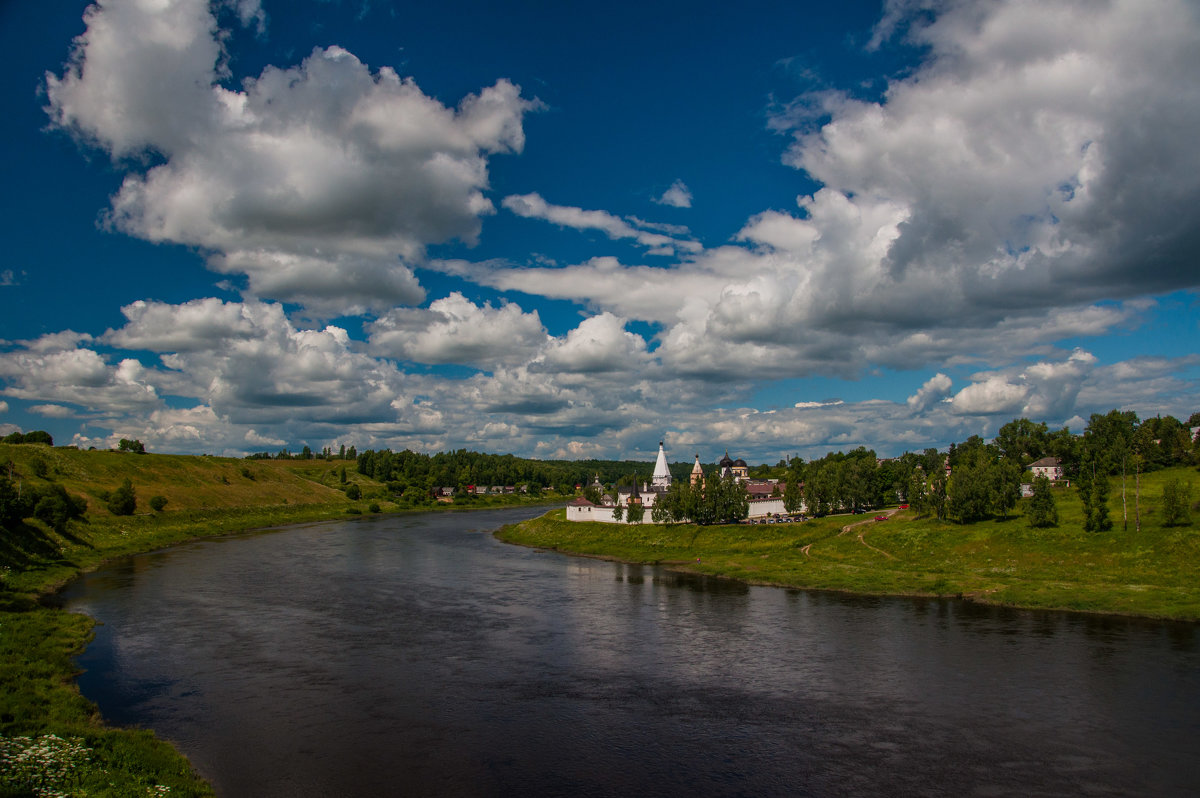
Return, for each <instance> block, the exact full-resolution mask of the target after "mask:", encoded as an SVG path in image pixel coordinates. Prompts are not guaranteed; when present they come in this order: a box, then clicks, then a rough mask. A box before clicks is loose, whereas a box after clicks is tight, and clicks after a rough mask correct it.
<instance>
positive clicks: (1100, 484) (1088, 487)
mask: <svg viewBox="0 0 1200 798" xmlns="http://www.w3.org/2000/svg"><path fill="white" fill-rule="evenodd" d="M1097 459H1098V458H1097V457H1096V455H1094V454H1092V453H1088V454H1087V455H1086V459H1085V460H1084V461H1083V462H1082V463H1080V465H1079V481H1078V484H1079V499H1080V501H1081V502H1083V530H1084V531H1085V532H1107V531H1108V530H1110V529H1112V519H1110V518H1109V517H1108V474H1106V473H1105V472H1104V469H1103V468H1101V467H1100V466H1099V464H1098V463H1097Z"/></svg>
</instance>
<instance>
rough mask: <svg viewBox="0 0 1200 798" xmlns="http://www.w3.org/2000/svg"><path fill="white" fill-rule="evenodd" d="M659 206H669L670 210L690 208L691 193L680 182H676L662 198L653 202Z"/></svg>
mask: <svg viewBox="0 0 1200 798" xmlns="http://www.w3.org/2000/svg"><path fill="white" fill-rule="evenodd" d="M654 201H655V202H657V203H658V204H659V205H670V206H671V207H672V208H690V207H692V192H690V191H688V187H687V185H686V184H685V183H684V182H683V181H682V180H676V181H675V182H674V183H672V184H671V187H670V188H668V189H667V190H666V191H664V192H663V194H662V196H661V197H659V198H658V199H656V200H654Z"/></svg>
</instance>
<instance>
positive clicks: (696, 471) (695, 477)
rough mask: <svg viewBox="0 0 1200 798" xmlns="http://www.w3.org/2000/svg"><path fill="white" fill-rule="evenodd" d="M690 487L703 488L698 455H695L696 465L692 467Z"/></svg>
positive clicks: (702, 474)
mask: <svg viewBox="0 0 1200 798" xmlns="http://www.w3.org/2000/svg"><path fill="white" fill-rule="evenodd" d="M691 480H692V487H693V488H694V487H696V486H697V485H699V486H701V487H704V469H703V468H701V467H700V455H699V454H697V455H696V464H695V465H694V466H692V476H691Z"/></svg>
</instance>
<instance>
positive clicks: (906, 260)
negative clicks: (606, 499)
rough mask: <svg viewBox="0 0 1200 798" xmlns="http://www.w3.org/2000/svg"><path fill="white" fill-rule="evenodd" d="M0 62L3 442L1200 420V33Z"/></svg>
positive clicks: (708, 27) (182, 18)
mask: <svg viewBox="0 0 1200 798" xmlns="http://www.w3.org/2000/svg"><path fill="white" fill-rule="evenodd" d="M511 5H512V4H510V6H511ZM435 6H436V7H435ZM67 8H69V9H70V11H69V13H68V11H66V10H65V9H67ZM0 39H2V40H3V42H2V44H3V52H4V53H5V67H6V72H7V74H6V79H5V80H4V81H3V83H0V91H2V92H3V95H2V96H3V101H4V105H5V111H6V114H5V116H6V124H5V125H4V127H3V129H2V130H0V136H3V139H4V141H3V143H4V145H5V146H4V153H5V155H6V157H5V158H4V162H3V175H4V185H5V186H6V188H7V189H8V190H7V191H6V192H5V193H4V197H5V199H4V205H3V212H2V213H0V230H2V232H3V235H4V240H5V242H6V244H7V246H6V248H5V252H4V255H3V262H0V301H2V302H3V305H2V307H3V309H4V313H3V314H0V386H2V389H0V390H2V393H0V431H5V432H6V431H11V430H14V429H21V430H28V429H47V430H49V431H50V432H51V433H52V434H53V435H54V437H55V440H56V442H59V443H75V444H77V445H80V446H97V447H105V446H110V445H113V443H114V441H115V440H116V439H118V438H122V437H129V438H139V439H140V440H142V441H143V442H145V443H146V445H147V446H148V448H150V449H151V450H152V451H163V452H194V453H200V452H208V453H217V454H230V455H240V454H245V453H248V452H254V451H263V450H267V451H276V450H278V449H280V448H283V447H288V448H291V449H293V450H298V449H299V448H300V447H302V446H304V445H308V446H310V447H312V448H314V449H320V448H321V447H324V446H332V447H333V448H337V447H338V446H339V445H341V444H346V445H350V444H353V445H356V446H358V447H359V448H360V449H362V448H382V447H391V448H394V449H400V448H405V447H407V448H412V449H415V450H419V451H439V450H445V449H450V448H462V447H465V448H469V449H475V450H480V451H490V452H512V453H515V454H519V455H522V456H532V457H542V458H560V457H565V458H580V457H613V458H639V457H647V458H648V457H652V456H653V452H654V450H655V448H656V444H657V442H658V440H660V439H665V440H666V442H667V448H668V451H669V453H670V454H671V455H672V457H674V458H677V459H681V460H686V459H690V457H691V455H692V454H693V453H697V452H698V453H699V454H700V455H701V457H702V458H704V459H705V460H709V459H715V458H717V457H719V456H720V455H721V454H722V453H723V452H724V451H725V450H726V449H728V450H729V451H730V452H731V453H736V454H737V455H738V456H742V457H745V458H747V459H749V460H751V461H767V462H774V461H775V460H777V459H778V458H780V457H783V456H791V455H794V454H800V455H802V456H806V457H814V456H820V455H822V454H824V453H825V452H827V451H830V450H837V449H848V448H853V447H855V446H859V445H865V446H868V447H871V448H874V449H875V450H876V451H878V452H879V453H880V454H885V455H890V454H898V453H900V452H902V451H904V450H906V449H914V450H917V449H923V448H925V447H928V446H945V445H947V444H948V443H949V442H951V441H954V440H962V439H964V438H965V437H967V436H969V435H971V434H981V435H984V436H990V435H993V434H994V433H995V431H996V429H998V427H999V426H1000V425H1002V424H1004V423H1005V422H1007V421H1009V420H1011V419H1012V418H1016V417H1020V416H1026V417H1029V418H1032V419H1034V420H1037V421H1045V422H1047V423H1049V424H1051V425H1053V426H1056V427H1057V426H1061V425H1063V424H1067V425H1069V426H1071V428H1072V429H1074V430H1076V431H1079V430H1081V429H1082V426H1083V423H1084V419H1086V418H1087V417H1088V416H1089V415H1090V414H1091V413H1093V412H1106V411H1108V410H1110V409H1113V408H1122V409H1132V410H1135V411H1137V412H1138V413H1139V414H1140V415H1141V416H1143V417H1145V416H1151V415H1155V414H1160V413H1161V414H1166V413H1170V414H1173V415H1176V416H1179V417H1181V418H1186V417H1187V416H1188V415H1190V414H1191V413H1193V412H1196V411H1197V410H1200V404H1198V403H1197V401H1196V399H1195V397H1196V396H1197V393H1198V392H1197V383H1198V380H1200V356H1198V355H1197V350H1198V349H1200V347H1197V345H1196V342H1197V340H1200V334H1198V333H1200V330H1198V326H1200V309H1198V307H1197V294H1196V289H1197V287H1198V286H1200V263H1198V262H1197V258H1196V255H1195V253H1196V252H1200V218H1198V217H1200V154H1198V152H1197V149H1196V148H1195V146H1194V141H1195V139H1196V136H1197V133H1198V132H1200V87H1198V86H1197V85H1196V82H1195V80H1194V76H1195V75H1196V74H1200V12H1198V11H1197V9H1196V6H1195V5H1194V4H1192V3H1189V2H1186V0H1178V1H1173V0H1154V1H1153V2H1133V1H1132V0H1130V1H1127V2H1120V1H1118V0H1114V1H1113V2H1105V3H1094V2H1050V3H1046V2H1016V1H1015V0H1008V1H1005V2H987V3H970V2H949V1H948V2H939V1H938V0H922V1H918V0H896V1H895V2H885V3H881V2H847V3H841V4H825V3H820V4H817V3H812V4H808V3H793V4H782V3H743V4H739V5H737V6H736V7H734V6H733V5H731V4H726V3H688V4H681V3H650V4H623V3H616V4H608V5H606V6H603V7H601V6H595V7H572V6H570V4H566V5H564V4H560V3H525V4H517V5H516V7H508V8H504V7H502V6H496V5H495V4H487V3H480V2H467V1H465V0H464V2H458V3H440V4H412V5H411V6H408V5H402V4H392V3H382V2H370V1H369V0H355V2H336V0H325V1H323V2H303V1H301V2H292V3H276V2H270V0H228V1H227V2H215V3H209V2H203V0H170V1H169V2H165V1H164V2H148V0H143V1H142V2H136V1H135V0H105V2H102V3H97V4H95V5H89V4H87V3H82V2H81V3H55V4H44V3H5V4H0Z"/></svg>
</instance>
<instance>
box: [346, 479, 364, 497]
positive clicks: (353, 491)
mask: <svg viewBox="0 0 1200 798" xmlns="http://www.w3.org/2000/svg"><path fill="white" fill-rule="evenodd" d="M361 497H362V488H360V487H358V485H355V484H353V483H351V484H350V485H347V486H346V498H347V499H350V500H351V501H356V500H357V499H359V498H361Z"/></svg>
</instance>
